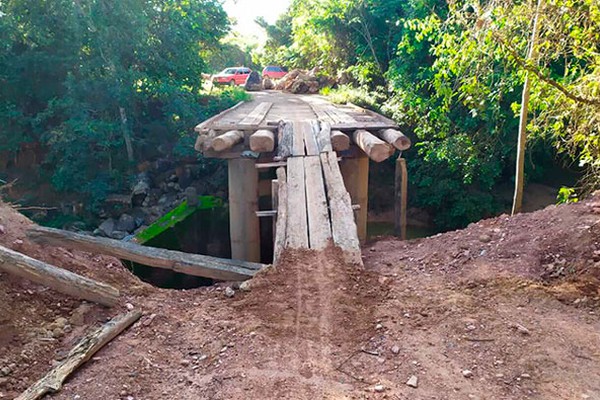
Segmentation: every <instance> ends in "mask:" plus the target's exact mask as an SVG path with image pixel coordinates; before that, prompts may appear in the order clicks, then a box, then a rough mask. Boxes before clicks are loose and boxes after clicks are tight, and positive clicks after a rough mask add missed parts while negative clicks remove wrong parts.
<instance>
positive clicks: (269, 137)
mask: <svg viewBox="0 0 600 400" xmlns="http://www.w3.org/2000/svg"><path fill="white" fill-rule="evenodd" d="M196 131H197V132H198V134H199V136H198V139H197V141H196V146H195V148H196V150H198V151H200V152H202V153H203V154H204V155H205V156H206V157H210V158H221V159H227V160H228V177H229V208H230V235H231V247H232V249H231V250H232V258H234V259H238V260H246V261H252V262H259V261H261V231H260V230H261V224H260V222H259V218H261V217H273V218H275V219H276V221H274V223H273V232H274V239H273V240H274V246H273V247H274V251H273V253H274V254H273V259H274V261H275V262H277V260H278V257H279V256H280V255H281V252H282V251H283V249H284V248H292V249H300V248H306V249H317V250H318V249H323V248H325V247H326V246H327V244H328V243H330V241H333V243H334V244H335V245H336V246H339V247H340V248H342V250H343V251H344V254H345V258H346V261H348V262H352V263H359V264H360V263H361V262H362V261H361V256H360V242H361V241H364V240H365V239H366V236H367V206H368V204H367V203H368V182H369V159H371V160H373V161H375V162H381V161H384V160H386V159H388V158H389V157H391V156H392V155H393V154H394V153H395V152H396V150H400V151H402V150H406V149H408V148H409V147H410V145H411V143H410V140H409V139H408V138H407V137H406V136H404V135H403V134H402V133H401V132H400V131H399V130H398V125H397V124H396V123H395V122H394V121H392V120H390V119H388V118H386V117H384V116H382V115H380V114H377V113H374V112H372V111H369V110H365V109H363V108H360V107H357V106H355V105H344V106H340V105H333V104H331V103H329V102H328V101H326V100H324V99H323V98H322V97H320V96H310V95H291V94H286V93H281V92H258V93H256V94H255V97H254V100H253V101H250V102H241V103H239V104H237V105H236V106H234V107H232V108H230V109H228V110H226V111H224V112H222V113H221V114H218V115H216V116H214V117H212V118H210V119H208V120H206V121H204V122H202V123H201V124H199V125H198V126H196ZM402 161H403V160H402ZM273 168H275V169H277V179H275V180H272V176H271V177H269V178H268V179H267V180H265V179H261V173H260V172H261V171H267V172H268V170H269V169H273ZM263 175H264V174H263ZM271 175H272V171H271ZM405 184H406V178H404V185H405ZM260 196H270V197H271V199H272V201H271V202H270V203H269V208H270V209H269V210H260V209H259V197H260ZM263 236H264V235H263ZM266 258H267V257H265V255H263V257H262V260H265V259H266Z"/></svg>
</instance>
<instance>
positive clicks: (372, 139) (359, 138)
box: [353, 129, 394, 162]
mask: <svg viewBox="0 0 600 400" xmlns="http://www.w3.org/2000/svg"><path fill="white" fill-rule="evenodd" d="M353 138H354V143H356V145H357V146H358V147H360V148H361V149H362V151H364V152H365V153H366V154H367V155H368V156H369V158H370V159H371V160H373V161H375V162H382V161H384V160H387V159H388V158H390V157H391V156H392V154H394V147H392V145H390V144H388V143H386V142H384V141H383V140H381V139H379V138H378V137H376V136H375V135H372V134H371V133H370V132H369V131H366V130H364V129H357V130H356V131H354V135H353Z"/></svg>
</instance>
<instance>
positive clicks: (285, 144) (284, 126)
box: [277, 121, 294, 160]
mask: <svg viewBox="0 0 600 400" xmlns="http://www.w3.org/2000/svg"><path fill="white" fill-rule="evenodd" d="M293 143H294V124H293V123H292V122H290V121H285V122H284V121H280V122H279V126H278V127H277V158H278V159H279V160H285V159H287V158H288V157H289V156H291V155H292V153H293V146H294V145H293Z"/></svg>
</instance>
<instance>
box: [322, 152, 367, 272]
mask: <svg viewBox="0 0 600 400" xmlns="http://www.w3.org/2000/svg"><path fill="white" fill-rule="evenodd" d="M320 157H321V165H322V166H323V173H324V176H325V185H326V187H327V198H328V199H329V211H330V213H331V228H332V236H333V241H334V243H335V245H336V246H339V247H340V248H341V249H342V251H343V252H344V257H345V260H346V261H347V262H350V263H355V264H360V265H362V258H361V252H360V242H359V240H358V233H357V229H356V223H355V222H354V213H353V211H352V204H351V201H350V195H349V194H348V192H347V191H346V188H345V187H344V180H343V178H342V173H341V172H340V168H339V165H338V161H337V154H336V153H335V152H331V153H321V156H320Z"/></svg>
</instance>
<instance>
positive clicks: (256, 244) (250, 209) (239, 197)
mask: <svg viewBox="0 0 600 400" xmlns="http://www.w3.org/2000/svg"><path fill="white" fill-rule="evenodd" d="M228 175H229V231H230V237H231V258H233V259H235V260H243V261H252V262H260V224H259V221H258V217H257V216H256V211H258V170H257V169H256V168H255V161H254V160H250V159H245V158H233V159H230V160H229V161H228Z"/></svg>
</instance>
